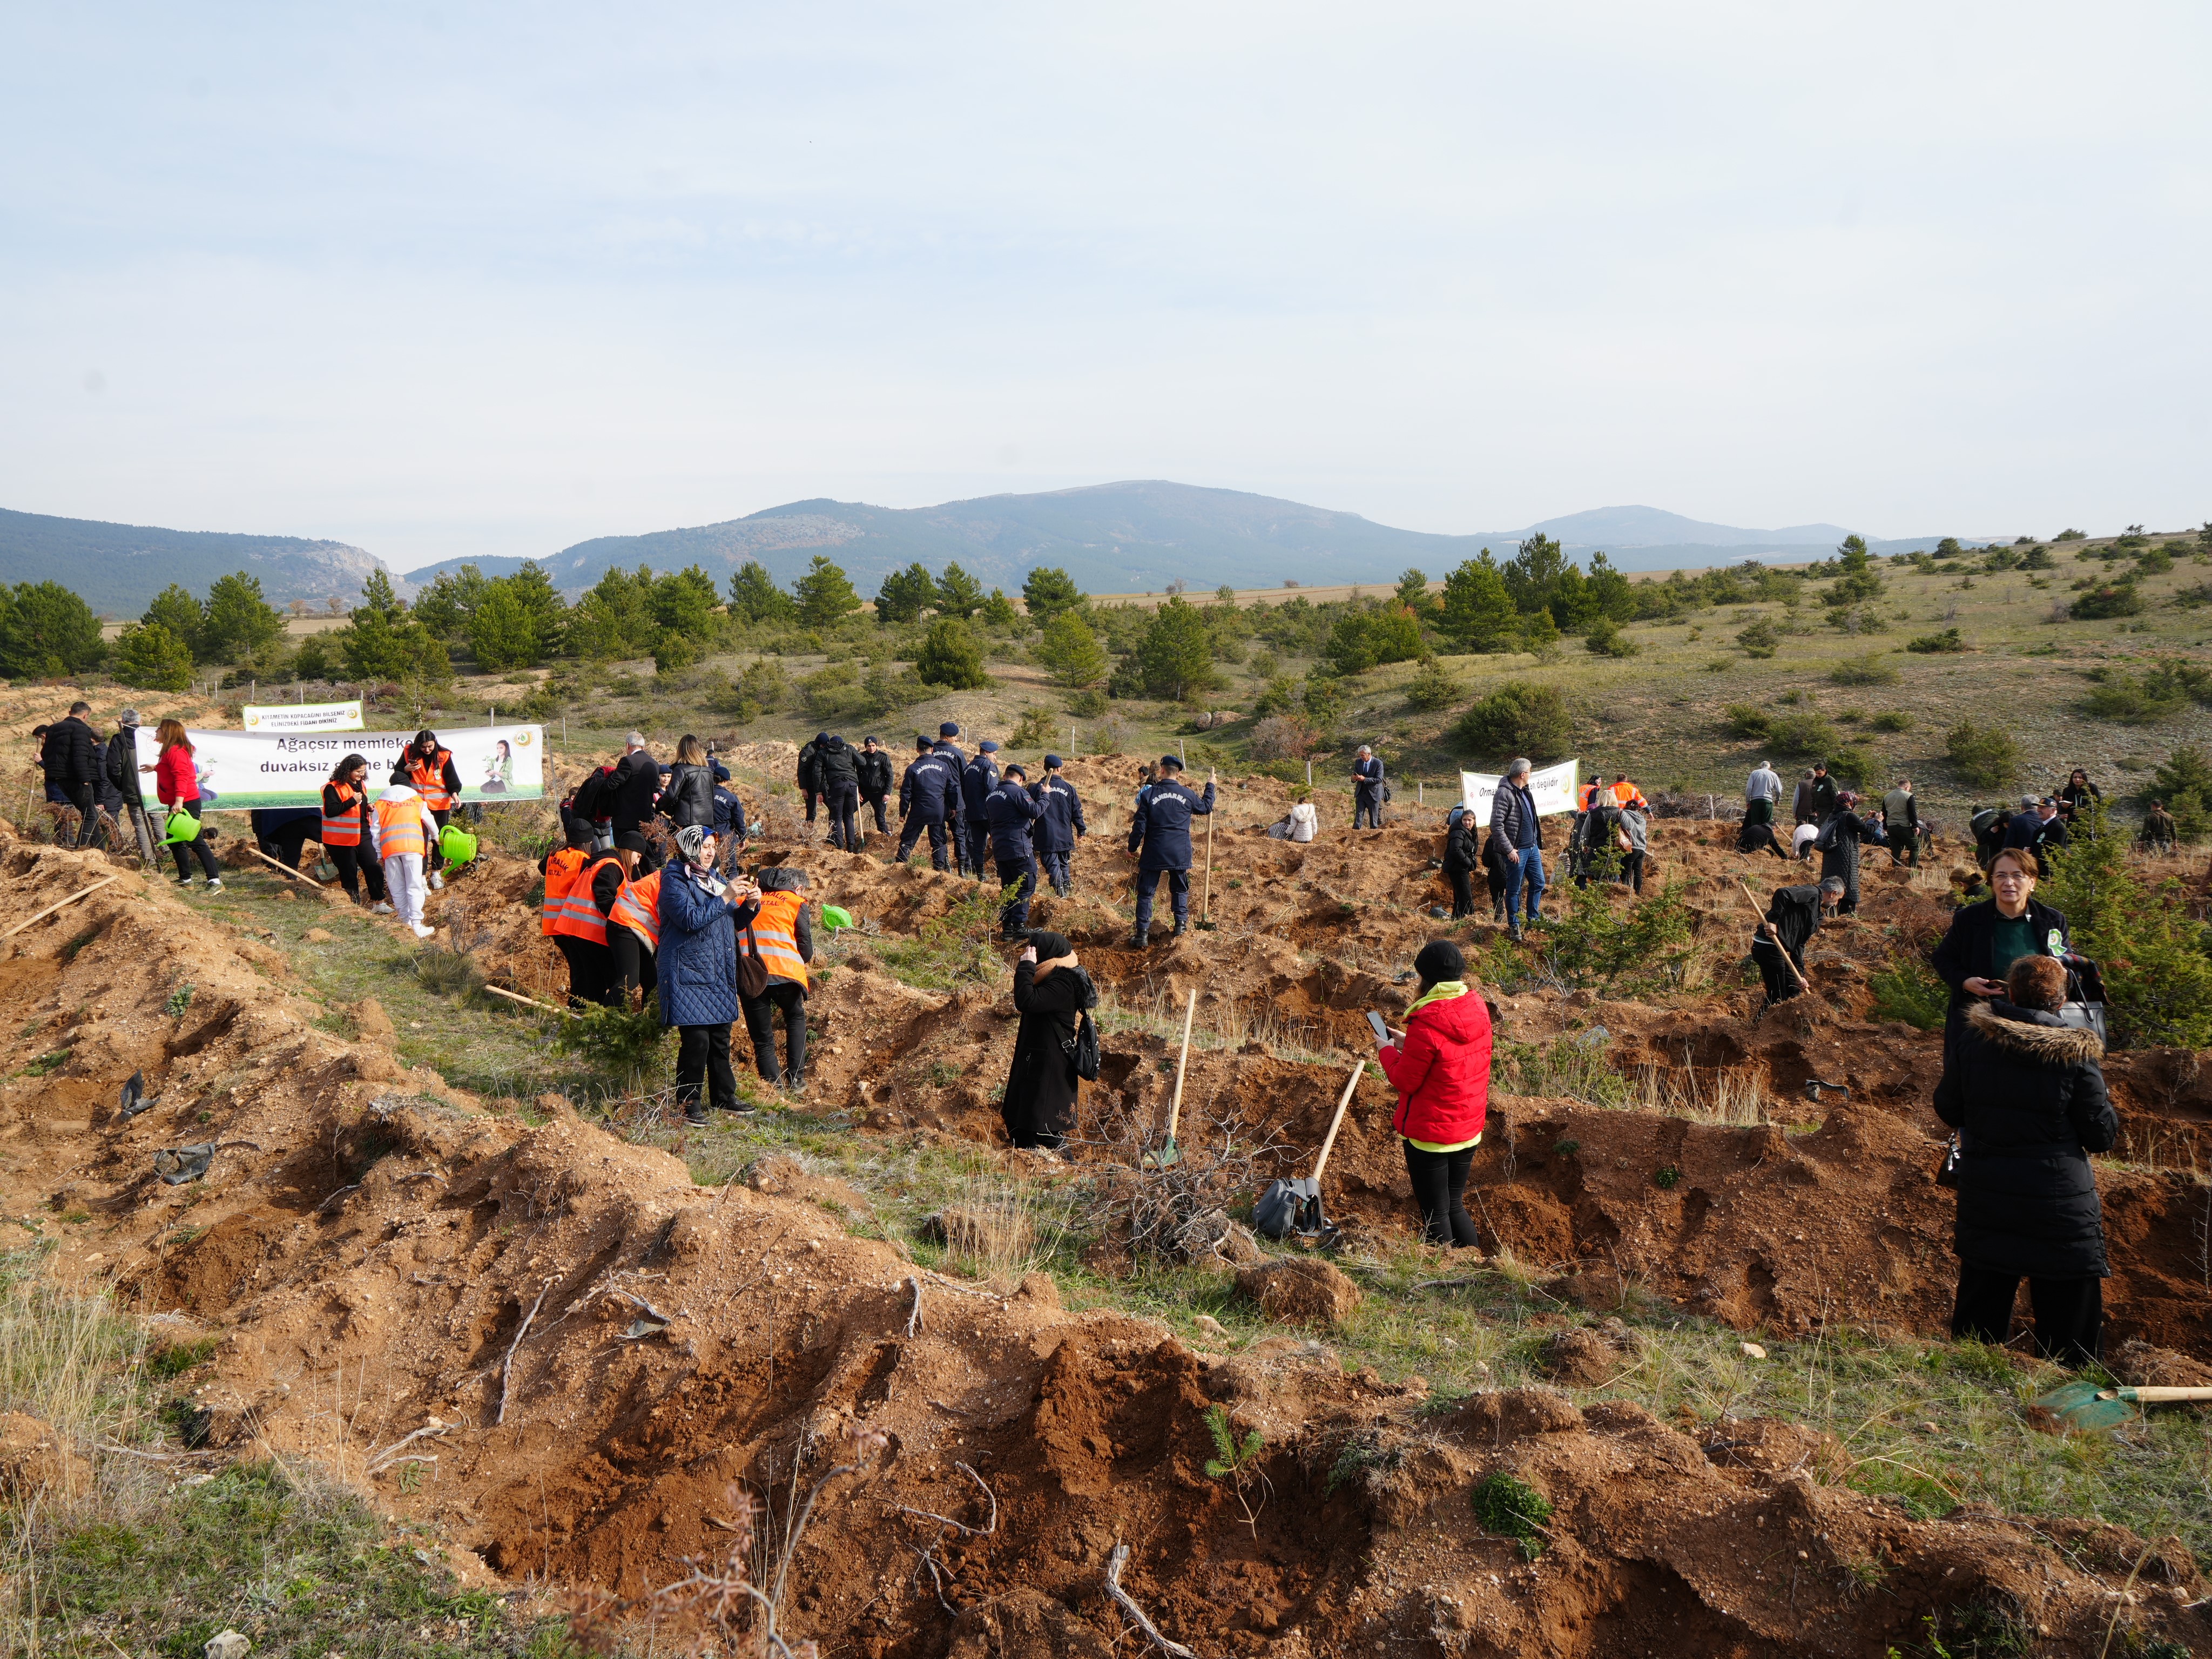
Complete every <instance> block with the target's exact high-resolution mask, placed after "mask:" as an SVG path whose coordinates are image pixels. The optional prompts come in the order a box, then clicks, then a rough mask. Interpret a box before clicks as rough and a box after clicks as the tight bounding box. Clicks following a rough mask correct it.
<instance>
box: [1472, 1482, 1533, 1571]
mask: <svg viewBox="0 0 2212 1659" xmlns="http://www.w3.org/2000/svg"><path fill="white" fill-rule="evenodd" d="M1474 1518H1475V1519H1476V1520H1478V1521H1480V1522H1482V1528H1483V1530H1484V1531H1485V1532H1488V1533H1492V1534H1496V1535H1497V1536H1498V1537H1500V1538H1511V1539H1514V1540H1516V1541H1518V1542H1519V1544H1520V1546H1521V1553H1522V1555H1524V1556H1526V1557H1527V1558H1528V1559H1529V1560H1531V1561H1533V1560H1534V1559H1536V1558H1537V1557H1538V1556H1539V1555H1541V1554H1542V1553H1544V1533H1545V1523H1546V1522H1548V1521H1550V1520H1551V1518H1552V1503H1551V1500H1550V1499H1549V1498H1546V1497H1545V1496H1544V1494H1543V1493H1541V1492H1538V1491H1537V1490H1536V1489H1535V1487H1534V1486H1530V1485H1529V1484H1528V1482H1527V1481H1526V1480H1518V1479H1516V1477H1514V1476H1512V1475H1510V1474H1506V1473H1505V1472H1504V1470H1503V1469H1500V1470H1499V1471H1498V1473H1497V1474H1492V1475H1491V1476H1490V1477H1489V1478H1488V1479H1486V1480H1484V1481H1483V1482H1482V1484H1481V1485H1480V1486H1477V1487H1476V1488H1475V1489H1474Z"/></svg>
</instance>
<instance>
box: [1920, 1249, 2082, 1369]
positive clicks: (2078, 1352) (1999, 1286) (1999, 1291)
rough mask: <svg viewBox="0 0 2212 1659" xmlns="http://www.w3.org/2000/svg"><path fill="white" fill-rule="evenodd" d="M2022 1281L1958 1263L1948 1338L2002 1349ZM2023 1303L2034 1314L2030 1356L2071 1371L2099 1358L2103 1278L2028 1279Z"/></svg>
mask: <svg viewBox="0 0 2212 1659" xmlns="http://www.w3.org/2000/svg"><path fill="white" fill-rule="evenodd" d="M2022 1277H2023V1275H2022V1274H2020V1273H1997V1272H1995V1271H1993V1270H1992V1269H1990V1268H1988V1267H1972V1266H1971V1265H1969V1264H1968V1263H1966V1262H1964V1261H1961V1262H1960V1264H1959V1298H1958V1300H1957V1302H1956V1303H1955V1304H1953V1307H1952V1310H1951V1334H1952V1335H1953V1336H1954V1337H1961V1336H1971V1337H1975V1338H1978V1340H1981V1341H1984V1342H1988V1343H1991V1344H1995V1345H2002V1343H2003V1342H2004V1341H2005V1340H2006V1339H2007V1338H2008V1337H2009V1336H2010V1335H2011V1334H2012V1304H2013V1300H2014V1298H2015V1297H2016V1296H2017V1295H2018V1294H2019V1292H2020V1281H2021V1278H2022ZM2027 1299H2028V1304H2029V1305H2030V1306H2031V1307H2032V1308H2033V1309H2034V1310H2035V1351H2036V1352H2038V1353H2039V1354H2040V1355H2042V1356H2043V1358H2045V1359H2055V1360H2057V1362H2058V1363H2059V1364H2063V1365H2077V1366H2078V1365H2087V1364H2093V1363H2095V1361H2096V1360H2097V1359H2098V1358H2100V1357H2101V1356H2102V1354H2103V1353H2104V1351H2105V1281H2104V1280H2103V1279H2034V1278H2030V1279H2028V1281H2027Z"/></svg>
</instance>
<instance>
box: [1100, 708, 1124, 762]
mask: <svg viewBox="0 0 2212 1659" xmlns="http://www.w3.org/2000/svg"><path fill="white" fill-rule="evenodd" d="M1090 736H1091V753H1092V754H1094V755H1118V754H1120V753H1121V751H1122V750H1125V749H1127V747H1128V746H1129V722H1128V721H1127V720H1123V719H1122V718H1121V716H1120V715H1119V714H1109V715H1107V716H1106V718H1105V719H1104V720H1100V721H1098V722H1097V724H1096V725H1094V726H1091V727H1090Z"/></svg>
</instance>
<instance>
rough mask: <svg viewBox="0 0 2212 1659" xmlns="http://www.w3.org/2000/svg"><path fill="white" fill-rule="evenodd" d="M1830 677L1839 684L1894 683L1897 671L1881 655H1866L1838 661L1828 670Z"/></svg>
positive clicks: (1895, 682) (1834, 682)
mask: <svg viewBox="0 0 2212 1659" xmlns="http://www.w3.org/2000/svg"><path fill="white" fill-rule="evenodd" d="M1828 678H1829V680H1830V681H1831V682H1832V683H1833V684H1837V685H1894V684H1897V671H1896V670H1895V669H1894V668H1892V667H1891V666H1890V665H1888V664H1887V663H1886V662H1884V661H1882V660H1881V659H1880V658H1879V657H1865V658H1862V659H1860V660H1859V661H1857V662H1843V663H1838V664H1837V665H1835V666H1834V667H1833V668H1832V669H1830V670H1829V671H1828Z"/></svg>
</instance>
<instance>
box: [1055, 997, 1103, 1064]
mask: <svg viewBox="0 0 2212 1659" xmlns="http://www.w3.org/2000/svg"><path fill="white" fill-rule="evenodd" d="M1060 1049H1061V1051H1062V1052H1063V1053H1065V1054H1066V1055H1067V1057H1068V1058H1069V1059H1070V1060H1073V1061H1074V1062H1075V1074H1076V1076H1078V1077H1079V1078H1081V1079H1083V1080H1084V1081H1085V1083H1096V1082H1097V1081H1098V1027H1097V1025H1096V1024H1093V1023H1092V1022H1091V1011H1090V1010H1089V1009H1088V1008H1086V1009H1085V1010H1084V1011H1083V1012H1081V1013H1079V1014H1078V1015H1077V1016H1076V1017H1075V1035H1074V1036H1072V1037H1062V1038H1060Z"/></svg>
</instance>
